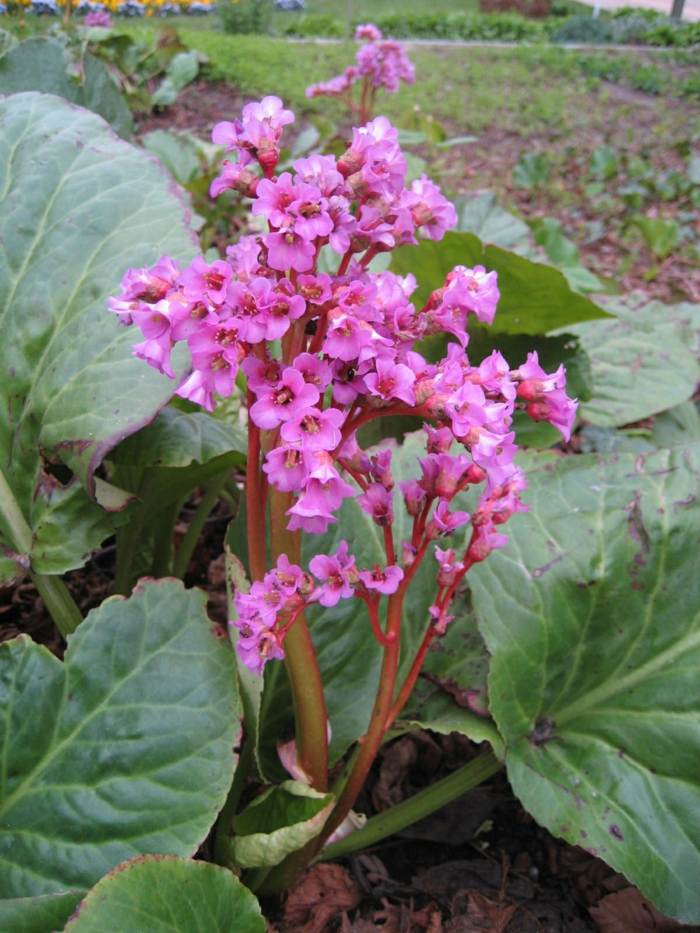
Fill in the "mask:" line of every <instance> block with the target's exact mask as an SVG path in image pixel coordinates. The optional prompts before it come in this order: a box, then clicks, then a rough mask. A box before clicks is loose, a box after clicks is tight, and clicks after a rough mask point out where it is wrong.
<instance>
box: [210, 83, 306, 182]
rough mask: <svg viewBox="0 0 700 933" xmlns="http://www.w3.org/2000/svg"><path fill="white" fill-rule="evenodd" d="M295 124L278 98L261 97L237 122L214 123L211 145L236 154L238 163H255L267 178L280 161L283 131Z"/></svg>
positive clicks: (250, 105)
mask: <svg viewBox="0 0 700 933" xmlns="http://www.w3.org/2000/svg"><path fill="white" fill-rule="evenodd" d="M293 122H294V114H293V113H292V112H291V110H285V109H284V108H283V105H282V101H281V100H280V99H279V97H273V96H270V97H264V98H263V99H262V100H261V101H260V102H259V103H251V104H246V105H245V107H244V108H243V113H242V115H241V119H240V120H236V121H235V122H234V123H230V122H223V123H217V124H216V126H215V127H214V130H213V133H212V139H213V141H214V142H215V143H216V144H217V145H219V146H224V147H225V148H226V149H227V150H228V151H232V150H235V149H237V150H238V151H239V162H240V163H241V164H246V163H247V162H248V161H249V160H250V159H251V158H255V159H257V160H258V162H259V163H260V165H261V166H262V168H263V171H264V172H265V174H266V175H268V176H269V175H270V174H271V173H272V172H273V171H274V169H275V166H276V165H277V161H278V159H279V140H280V137H281V135H282V129H283V128H284V127H285V126H287V125H288V124H289V123H293Z"/></svg>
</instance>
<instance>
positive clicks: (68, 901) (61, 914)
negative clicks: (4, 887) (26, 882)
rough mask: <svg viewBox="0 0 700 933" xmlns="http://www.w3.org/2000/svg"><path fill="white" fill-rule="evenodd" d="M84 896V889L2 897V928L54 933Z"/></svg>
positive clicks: (20, 932) (22, 932)
mask: <svg viewBox="0 0 700 933" xmlns="http://www.w3.org/2000/svg"><path fill="white" fill-rule="evenodd" d="M82 896H83V892H82V891H62V892H61V893H60V894H40V895H38V896H37V897H13V898H8V899H7V900H0V930H8V931H11V933H52V931H53V930H61V929H63V925H64V924H65V922H66V920H68V918H69V917H70V916H71V914H72V913H73V911H74V910H75V908H76V907H77V906H78V904H79V902H80V899H81V898H82Z"/></svg>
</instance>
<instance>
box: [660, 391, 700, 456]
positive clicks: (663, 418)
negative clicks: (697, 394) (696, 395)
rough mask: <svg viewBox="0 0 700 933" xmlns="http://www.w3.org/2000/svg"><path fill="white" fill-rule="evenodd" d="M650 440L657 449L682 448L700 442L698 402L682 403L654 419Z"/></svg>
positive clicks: (699, 408)
mask: <svg viewBox="0 0 700 933" xmlns="http://www.w3.org/2000/svg"><path fill="white" fill-rule="evenodd" d="M651 438H652V440H653V441H654V443H655V444H656V445H657V446H658V447H683V446H684V445H687V444H694V443H696V442H700V406H699V404H698V402H682V403H681V404H680V405H676V406H675V408H670V409H669V410H668V411H664V412H662V413H661V414H660V415H659V416H658V417H656V418H654V425H653V427H652V429H651Z"/></svg>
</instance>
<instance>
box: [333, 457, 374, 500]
mask: <svg viewBox="0 0 700 933" xmlns="http://www.w3.org/2000/svg"><path fill="white" fill-rule="evenodd" d="M338 466H341V467H342V468H343V469H344V470H345V472H346V473H348V474H349V475H350V476H352V478H353V479H354V480H355V482H356V483H357V485H358V486H359V487H360V489H361V490H362V491H363V492H366V491H367V481H366V480H365V478H364V476H362V474H361V473H359V472H358V471H357V470H356V469H354V467H351V466H350V464H349V463H348V462H347V460H342V459H341V458H340V457H339V458H338Z"/></svg>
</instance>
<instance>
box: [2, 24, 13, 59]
mask: <svg viewBox="0 0 700 933" xmlns="http://www.w3.org/2000/svg"><path fill="white" fill-rule="evenodd" d="M16 45H17V40H16V39H15V37H14V36H13V35H12V33H11V32H8V31H7V30H6V29H0V55H4V54H5V52H8V51H9V50H10V49H12V48H14V47H15V46H16Z"/></svg>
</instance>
